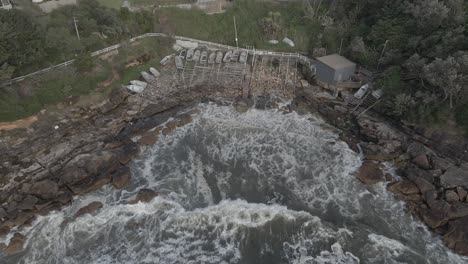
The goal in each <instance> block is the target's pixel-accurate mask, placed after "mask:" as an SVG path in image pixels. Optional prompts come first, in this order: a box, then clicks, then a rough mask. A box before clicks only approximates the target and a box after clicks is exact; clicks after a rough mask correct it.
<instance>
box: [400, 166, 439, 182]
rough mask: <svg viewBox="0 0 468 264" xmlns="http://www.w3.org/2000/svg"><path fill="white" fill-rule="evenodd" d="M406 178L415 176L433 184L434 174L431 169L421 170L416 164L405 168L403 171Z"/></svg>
mask: <svg viewBox="0 0 468 264" xmlns="http://www.w3.org/2000/svg"><path fill="white" fill-rule="evenodd" d="M404 174H405V175H406V176H407V177H408V178H411V177H413V178H414V177H417V178H423V179H424V180H426V181H428V182H429V183H431V184H433V183H434V182H435V180H434V178H435V177H434V176H435V175H436V174H434V173H433V172H432V171H427V170H423V169H420V168H418V167H416V166H410V167H409V168H407V169H406V170H405V173H404Z"/></svg>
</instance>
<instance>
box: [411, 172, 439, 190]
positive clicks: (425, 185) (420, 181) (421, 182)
mask: <svg viewBox="0 0 468 264" xmlns="http://www.w3.org/2000/svg"><path fill="white" fill-rule="evenodd" d="M408 179H409V180H410V181H412V182H413V183H415V184H416V185H417V186H418V188H419V190H420V191H421V193H426V192H427V191H431V190H435V187H434V185H432V184H431V183H430V182H429V181H427V180H426V179H424V178H423V177H419V175H415V174H408Z"/></svg>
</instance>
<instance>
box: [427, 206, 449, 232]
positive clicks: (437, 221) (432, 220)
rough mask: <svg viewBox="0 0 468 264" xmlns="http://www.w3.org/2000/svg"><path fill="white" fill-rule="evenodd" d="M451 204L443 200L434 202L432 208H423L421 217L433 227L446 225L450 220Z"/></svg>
mask: <svg viewBox="0 0 468 264" xmlns="http://www.w3.org/2000/svg"><path fill="white" fill-rule="evenodd" d="M449 210H450V205H449V204H448V203H447V202H445V201H442V200H436V201H434V202H432V204H431V206H430V209H423V210H421V218H422V219H423V221H424V222H425V223H426V224H427V225H428V226H429V227H431V228H433V229H434V228H437V227H440V226H442V225H445V224H446V223H447V221H448V220H449V218H448V214H449Z"/></svg>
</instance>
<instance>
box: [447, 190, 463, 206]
mask: <svg viewBox="0 0 468 264" xmlns="http://www.w3.org/2000/svg"><path fill="white" fill-rule="evenodd" d="M459 199H460V197H458V194H457V193H456V192H455V191H452V190H448V191H445V200H446V201H447V202H449V203H453V202H458V201H459Z"/></svg>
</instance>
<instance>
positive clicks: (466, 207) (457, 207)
mask: <svg viewBox="0 0 468 264" xmlns="http://www.w3.org/2000/svg"><path fill="white" fill-rule="evenodd" d="M464 216H468V204H466V203H461V202H457V203H454V204H453V205H452V206H451V207H450V210H449V211H448V218H449V219H455V218H459V217H464Z"/></svg>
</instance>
